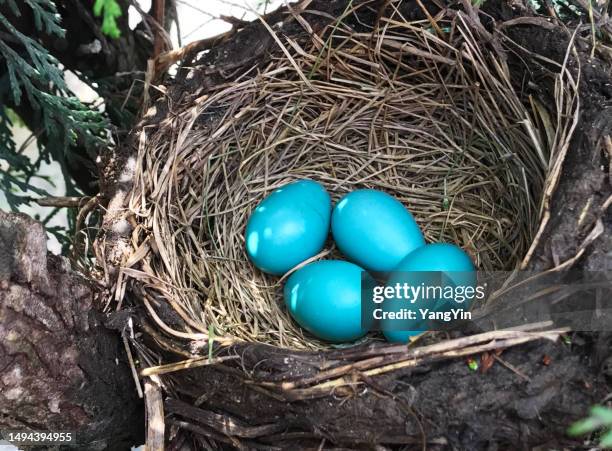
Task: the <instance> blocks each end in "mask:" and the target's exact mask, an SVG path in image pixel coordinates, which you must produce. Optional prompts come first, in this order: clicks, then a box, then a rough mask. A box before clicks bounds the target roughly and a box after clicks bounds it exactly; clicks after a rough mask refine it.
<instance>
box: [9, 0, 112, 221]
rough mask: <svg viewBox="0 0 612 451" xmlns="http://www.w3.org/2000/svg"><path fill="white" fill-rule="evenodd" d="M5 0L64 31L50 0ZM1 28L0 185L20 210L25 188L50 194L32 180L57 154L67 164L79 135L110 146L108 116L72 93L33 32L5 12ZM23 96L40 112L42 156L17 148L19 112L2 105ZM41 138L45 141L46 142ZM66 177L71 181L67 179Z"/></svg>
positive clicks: (47, 27)
mask: <svg viewBox="0 0 612 451" xmlns="http://www.w3.org/2000/svg"><path fill="white" fill-rule="evenodd" d="M3 3H5V4H7V5H8V7H9V8H10V9H11V11H12V12H13V13H14V14H15V15H16V16H20V15H21V14H22V12H23V11H22V10H23V9H24V8H29V9H30V10H31V13H32V16H33V18H34V24H35V26H36V28H37V29H38V31H40V32H43V33H47V34H51V35H54V36H57V37H59V38H62V37H64V35H65V31H64V30H63V29H62V28H61V25H60V16H59V15H58V12H57V8H56V6H55V3H54V2H53V1H52V0H23V1H19V2H16V1H15V0H0V4H3ZM18 5H19V6H18ZM20 8H21V9H20ZM0 31H2V32H3V33H4V35H8V36H9V38H8V39H0V64H4V65H5V66H6V74H7V75H6V77H4V78H3V79H2V80H0V189H2V190H3V191H4V193H5V195H6V198H7V200H8V202H9V205H10V207H11V208H12V209H13V210H17V208H18V207H19V206H20V205H22V204H24V203H27V202H29V200H30V199H29V197H28V195H27V193H30V194H31V193H35V194H40V195H46V194H47V193H46V192H45V191H44V190H42V189H40V188H37V187H35V186H33V185H32V184H31V183H30V182H31V179H32V178H33V177H36V174H37V171H38V170H39V168H40V164H41V162H42V161H50V160H51V159H54V160H57V161H59V162H60V164H63V162H64V160H65V158H64V157H65V156H66V155H65V153H66V152H67V150H68V149H69V148H70V146H71V145H73V144H75V143H76V142H77V141H79V142H82V143H83V144H84V145H85V146H88V147H91V148H100V147H102V146H106V130H107V128H108V121H107V120H106V118H105V117H104V116H103V115H102V114H101V113H100V112H98V111H97V110H94V109H91V108H90V107H89V106H88V105H84V104H83V103H81V102H80V101H79V100H78V99H77V98H76V97H75V96H74V95H73V94H72V92H71V91H70V89H69V88H68V86H67V85H66V82H65V80H64V74H63V70H62V68H61V67H60V65H59V62H58V61H57V60H56V58H55V57H54V56H53V55H52V54H51V53H50V52H49V51H48V50H47V49H46V48H44V47H43V46H42V45H41V44H40V42H38V41H37V40H36V39H35V38H33V37H30V36H26V35H25V34H23V33H21V32H20V31H19V30H18V29H16V28H15V27H14V26H13V24H12V23H11V22H10V21H9V20H8V18H7V17H6V16H5V15H3V14H1V13H0ZM7 78H8V79H7ZM24 96H25V98H27V100H28V102H29V104H30V105H31V107H32V108H33V109H34V112H35V113H36V114H39V115H40V119H41V124H42V130H35V132H36V133H37V134H41V136H42V137H43V138H44V139H43V140H42V141H41V140H39V142H38V144H39V151H40V156H39V158H38V159H37V160H36V161H30V159H29V158H27V157H25V156H23V155H19V154H17V150H16V149H15V144H14V142H13V138H12V134H11V130H10V127H11V124H12V123H15V120H16V119H17V118H18V116H17V115H16V114H15V113H14V112H13V111H11V110H6V109H5V107H4V105H5V104H6V103H7V102H8V101H12V103H13V105H15V106H19V105H21V104H22V102H23V101H24ZM42 142H46V143H47V146H42V144H41V143H42ZM7 166H8V167H7ZM63 169H64V168H63ZM64 172H65V171H64ZM66 182H67V185H68V186H72V185H71V183H70V181H69V180H66Z"/></svg>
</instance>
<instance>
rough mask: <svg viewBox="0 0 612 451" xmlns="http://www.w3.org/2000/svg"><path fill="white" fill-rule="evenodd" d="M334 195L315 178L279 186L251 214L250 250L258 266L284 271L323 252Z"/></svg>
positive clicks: (248, 247)
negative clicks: (331, 195) (330, 194)
mask: <svg viewBox="0 0 612 451" xmlns="http://www.w3.org/2000/svg"><path fill="white" fill-rule="evenodd" d="M330 216H331V199H330V197H329V194H328V193H327V191H325V188H323V186H322V185H321V184H319V183H317V182H314V181H312V180H300V181H297V182H293V183H290V184H288V185H285V186H283V187H281V188H278V189H277V190H275V191H274V192H272V193H271V194H270V195H269V196H268V197H266V198H265V199H264V200H263V201H262V202H261V203H260V204H259V205H258V206H257V208H255V211H254V212H253V213H252V214H251V217H250V218H249V222H248V223H247V226H246V234H245V241H246V251H247V254H248V256H249V259H250V260H251V261H252V262H253V264H254V265H255V266H257V267H258V268H259V269H261V270H262V271H264V272H267V273H269V274H275V275H280V274H284V273H286V272H287V271H289V270H290V269H291V268H293V267H294V266H296V265H298V264H299V263H301V262H303V261H304V260H306V259H308V258H310V257H313V256H314V255H316V254H317V253H319V252H320V251H321V250H322V249H323V246H324V245H325V240H326V239H327V235H328V233H329V223H330Z"/></svg>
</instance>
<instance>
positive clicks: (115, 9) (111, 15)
mask: <svg viewBox="0 0 612 451" xmlns="http://www.w3.org/2000/svg"><path fill="white" fill-rule="evenodd" d="M94 14H95V15H96V17H100V16H102V33H104V34H105V35H107V36H110V37H111V38H114V39H117V38H119V37H120V36H121V31H120V30H119V27H118V26H117V18H119V17H121V7H120V6H119V4H118V3H117V0H96V3H95V4H94Z"/></svg>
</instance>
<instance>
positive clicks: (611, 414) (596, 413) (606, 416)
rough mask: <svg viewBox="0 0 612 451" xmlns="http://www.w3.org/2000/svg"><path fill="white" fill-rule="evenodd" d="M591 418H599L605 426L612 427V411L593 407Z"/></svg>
mask: <svg viewBox="0 0 612 451" xmlns="http://www.w3.org/2000/svg"><path fill="white" fill-rule="evenodd" d="M591 417H594V418H597V419H598V420H599V421H601V423H602V424H603V425H607V426H612V409H607V408H605V407H602V406H593V407H592V408H591Z"/></svg>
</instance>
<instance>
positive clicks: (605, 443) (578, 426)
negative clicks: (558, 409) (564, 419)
mask: <svg viewBox="0 0 612 451" xmlns="http://www.w3.org/2000/svg"><path fill="white" fill-rule="evenodd" d="M599 431H601V435H600V440H599V446H600V447H601V448H612V409H609V408H606V407H602V406H593V407H592V408H591V411H590V415H589V416H588V417H587V418H585V419H583V420H580V421H577V422H576V423H574V424H573V425H572V426H571V427H570V428H569V430H568V431H567V432H568V434H569V435H572V436H579V435H585V434H590V433H593V432H599Z"/></svg>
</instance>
